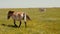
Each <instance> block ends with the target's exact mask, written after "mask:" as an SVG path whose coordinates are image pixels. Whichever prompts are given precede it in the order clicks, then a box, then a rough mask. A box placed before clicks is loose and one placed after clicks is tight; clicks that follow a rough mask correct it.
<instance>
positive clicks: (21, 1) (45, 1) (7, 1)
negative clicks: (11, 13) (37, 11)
mask: <svg viewBox="0 0 60 34" xmlns="http://www.w3.org/2000/svg"><path fill="white" fill-rule="evenodd" d="M40 7H60V0H0V8H40Z"/></svg>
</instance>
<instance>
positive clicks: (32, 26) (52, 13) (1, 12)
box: [0, 8, 60, 34]
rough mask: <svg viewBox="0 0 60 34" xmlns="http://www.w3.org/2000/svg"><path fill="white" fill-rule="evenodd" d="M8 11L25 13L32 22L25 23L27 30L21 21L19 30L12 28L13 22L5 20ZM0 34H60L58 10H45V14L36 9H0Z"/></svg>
mask: <svg viewBox="0 0 60 34" xmlns="http://www.w3.org/2000/svg"><path fill="white" fill-rule="evenodd" d="M9 10H14V11H20V12H21V11H23V12H26V13H27V14H28V15H30V18H31V19H32V21H27V28H25V25H24V22H23V21H22V25H21V27H20V28H15V27H12V25H14V24H13V20H12V19H10V20H7V12H8V11H9ZM3 24H4V25H3ZM16 24H17V25H18V24H19V22H18V21H17V23H16ZM0 34H60V8H47V9H46V11H45V12H41V11H40V10H39V9H38V8H12V9H10V8H7V9H1V8H0Z"/></svg>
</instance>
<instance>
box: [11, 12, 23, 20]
mask: <svg viewBox="0 0 60 34" xmlns="http://www.w3.org/2000/svg"><path fill="white" fill-rule="evenodd" d="M23 13H24V12H14V13H13V16H12V18H13V19H15V20H21V19H22V18H23Z"/></svg>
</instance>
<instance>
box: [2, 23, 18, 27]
mask: <svg viewBox="0 0 60 34" xmlns="http://www.w3.org/2000/svg"><path fill="white" fill-rule="evenodd" d="M1 25H2V26H7V27H13V28H17V26H14V25H6V24H1Z"/></svg>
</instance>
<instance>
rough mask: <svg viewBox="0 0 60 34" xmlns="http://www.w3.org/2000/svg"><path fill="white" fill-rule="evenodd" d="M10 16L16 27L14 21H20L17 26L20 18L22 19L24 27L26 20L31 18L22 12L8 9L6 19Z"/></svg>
mask: <svg viewBox="0 0 60 34" xmlns="http://www.w3.org/2000/svg"><path fill="white" fill-rule="evenodd" d="M10 17H12V19H13V20H14V25H15V26H16V27H17V25H16V21H20V24H19V26H18V27H20V26H21V20H24V23H25V27H26V20H31V19H30V17H29V16H28V15H27V14H26V13H24V12H15V11H8V15H7V19H10Z"/></svg>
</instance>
